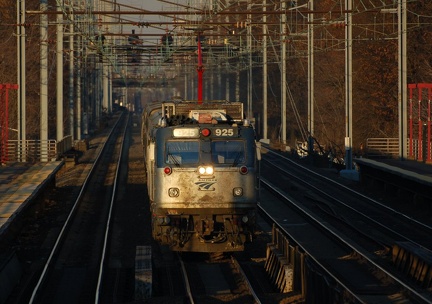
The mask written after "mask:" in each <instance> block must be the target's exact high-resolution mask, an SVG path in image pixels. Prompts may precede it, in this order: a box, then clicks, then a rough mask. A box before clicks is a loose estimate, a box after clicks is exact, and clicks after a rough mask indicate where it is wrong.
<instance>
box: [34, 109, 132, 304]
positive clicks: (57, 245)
mask: <svg viewBox="0 0 432 304" xmlns="http://www.w3.org/2000/svg"><path fill="white" fill-rule="evenodd" d="M122 115H125V114H124V113H123V114H122ZM122 115H121V116H120V117H119V118H118V120H117V122H116V123H115V125H114V127H113V128H112V130H111V132H110V133H109V135H108V138H110V137H111V136H112V135H113V134H114V130H115V128H116V127H117V125H118V124H119V123H120V121H121V119H122ZM107 142H108V140H107V141H105V142H104V144H103V146H102V148H101V149H100V151H99V153H98V155H97V157H96V160H95V162H94V163H93V165H92V167H91V169H90V171H89V173H88V174H87V176H86V178H85V180H84V183H83V185H82V187H81V190H80V192H79V194H78V197H77V199H76V200H75V203H74V205H73V207H72V209H71V211H70V212H69V215H68V217H67V219H66V221H65V222H64V224H63V226H62V229H61V230H60V233H59V235H58V236H57V239H56V241H55V244H54V246H53V248H52V249H51V252H50V255H49V257H48V259H47V261H46V262H45V265H44V268H43V270H42V273H41V274H40V276H39V280H38V282H37V283H36V286H35V287H34V289H33V292H32V295H31V297H30V300H29V303H30V304H32V303H33V302H34V301H35V300H36V298H37V293H38V291H39V289H40V288H41V286H42V283H43V281H44V280H45V278H46V276H47V274H48V270H49V268H50V266H51V264H52V262H53V258H54V255H55V254H56V253H57V251H58V250H59V248H60V244H61V243H62V241H63V239H64V237H65V232H66V230H67V228H68V227H69V225H70V223H71V221H72V219H73V217H74V215H75V213H76V211H77V209H78V206H79V205H80V203H81V200H82V198H83V195H84V193H85V191H86V190H87V187H88V184H89V181H90V179H91V177H92V176H93V174H94V172H95V170H96V167H97V165H98V164H99V162H100V160H101V156H102V154H103V151H104V150H105V149H106V147H107Z"/></svg>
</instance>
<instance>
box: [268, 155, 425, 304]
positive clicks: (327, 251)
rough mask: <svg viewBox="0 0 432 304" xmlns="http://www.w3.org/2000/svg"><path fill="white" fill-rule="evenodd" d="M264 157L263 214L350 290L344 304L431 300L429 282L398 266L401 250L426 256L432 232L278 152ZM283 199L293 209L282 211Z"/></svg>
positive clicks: (287, 207)
mask: <svg viewBox="0 0 432 304" xmlns="http://www.w3.org/2000/svg"><path fill="white" fill-rule="evenodd" d="M264 155H265V157H264V161H263V162H262V164H261V169H262V170H261V173H262V177H263V184H265V185H266V187H268V188H269V189H271V190H270V191H271V193H272V194H269V193H268V192H265V193H264V194H263V195H262V197H261V207H262V209H264V210H265V213H266V214H267V215H268V216H270V217H273V220H274V221H275V222H276V223H278V225H279V229H280V230H283V231H285V232H284V233H286V234H288V235H290V238H291V239H294V240H295V242H296V243H297V244H300V246H302V247H303V250H304V252H306V253H307V256H308V257H310V258H312V259H313V260H314V264H316V265H319V267H320V268H322V269H325V271H326V272H328V274H329V277H331V278H330V280H332V281H333V282H335V283H334V284H335V285H339V286H340V289H341V290H345V292H346V293H345V292H344V293H343V294H342V295H343V296H344V297H349V298H351V299H352V300H353V301H354V302H356V301H358V302H365V303H368V302H370V301H371V300H372V299H374V298H375V299H378V301H385V302H388V303H391V302H392V301H391V300H389V299H390V298H391V297H392V296H393V297H397V298H399V299H401V298H406V299H407V301H412V302H420V303H428V302H429V301H431V293H430V292H429V291H428V288H429V287H430V286H429V287H428V286H425V284H426V285H427V284H430V280H429V281H428V279H427V275H426V279H423V280H421V279H420V280H419V279H417V278H416V277H414V275H412V274H408V275H406V274H405V273H404V272H403V271H402V269H400V268H401V267H399V268H398V267H397V265H395V264H398V262H400V261H398V258H397V257H395V250H396V251H397V250H399V251H403V253H404V254H409V253H408V250H413V251H415V252H419V251H423V252H425V254H426V255H427V253H428V252H429V251H428V248H430V247H428V246H431V245H430V244H432V240H431V235H432V234H431V233H430V232H431V227H430V226H428V225H425V224H423V223H420V222H418V221H415V220H413V219H410V218H408V217H406V216H404V215H403V214H402V213H400V212H397V211H395V210H392V209H391V208H389V207H387V206H385V205H382V204H380V203H379V202H377V201H374V200H371V199H369V198H368V197H366V196H364V195H362V194H360V193H354V192H353V191H352V190H351V189H349V188H348V187H345V186H341V185H339V184H335V183H334V182H333V181H330V180H329V179H326V178H323V177H320V176H318V175H317V174H315V173H314V172H312V171H309V170H307V169H305V168H302V167H300V168H299V167H298V165H297V164H295V163H294V162H292V161H291V160H289V159H286V158H282V157H281V156H280V155H279V154H277V153H272V152H269V153H267V154H264ZM275 172H279V173H278V174H275ZM275 176H277V179H275V178H273V177H275ZM266 179H267V180H268V181H266ZM312 183H313V185H312ZM263 192H264V191H263ZM274 195H277V197H278V198H275V197H274ZM281 200H283V201H286V202H289V203H288V204H283V205H281V203H280V201H281ZM407 244H409V245H407ZM401 248H402V249H401ZM392 253H393V256H392ZM396 255H397V254H396ZM427 263H428V261H426V266H427ZM371 270H373V271H371ZM418 271H420V272H421V271H422V270H418ZM425 271H427V269H426V270H425ZM429 273H430V272H429ZM353 274H357V275H353ZM360 278H361V279H360ZM416 279H417V280H416ZM365 286H369V287H368V288H367V287H365Z"/></svg>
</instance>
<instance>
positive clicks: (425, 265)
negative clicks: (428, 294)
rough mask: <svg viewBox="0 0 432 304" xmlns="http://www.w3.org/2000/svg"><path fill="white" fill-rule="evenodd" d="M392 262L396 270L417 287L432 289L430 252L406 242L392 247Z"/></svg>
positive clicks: (431, 259) (431, 256)
mask: <svg viewBox="0 0 432 304" xmlns="http://www.w3.org/2000/svg"><path fill="white" fill-rule="evenodd" d="M392 260H393V264H394V265H395V266H396V268H397V269H398V270H399V271H400V272H402V273H403V274H404V275H406V276H407V277H409V278H411V279H412V280H413V281H414V282H415V283H416V284H417V285H418V286H420V287H422V288H425V289H428V288H430V287H432V252H430V251H429V250H427V249H424V248H421V247H417V246H415V245H413V244H411V243H408V242H397V243H396V244H395V245H394V246H393V250H392Z"/></svg>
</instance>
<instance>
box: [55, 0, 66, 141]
mask: <svg viewBox="0 0 432 304" xmlns="http://www.w3.org/2000/svg"><path fill="white" fill-rule="evenodd" d="M63 5H64V3H62V6H63ZM62 6H60V3H59V4H57V10H59V11H61V10H62ZM56 53H57V134H56V135H57V141H60V140H62V139H63V137H64V134H63V14H58V15H57V52H56Z"/></svg>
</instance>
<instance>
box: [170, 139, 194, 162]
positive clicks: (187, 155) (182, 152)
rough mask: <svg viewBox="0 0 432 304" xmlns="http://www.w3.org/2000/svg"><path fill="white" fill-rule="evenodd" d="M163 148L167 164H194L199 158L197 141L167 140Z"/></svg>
mask: <svg viewBox="0 0 432 304" xmlns="http://www.w3.org/2000/svg"><path fill="white" fill-rule="evenodd" d="M165 148H166V158H165V162H166V163H167V164H173V165H176V166H178V165H181V164H196V163H197V162H198V160H199V142H198V141H168V142H167V143H166V147H165Z"/></svg>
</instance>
